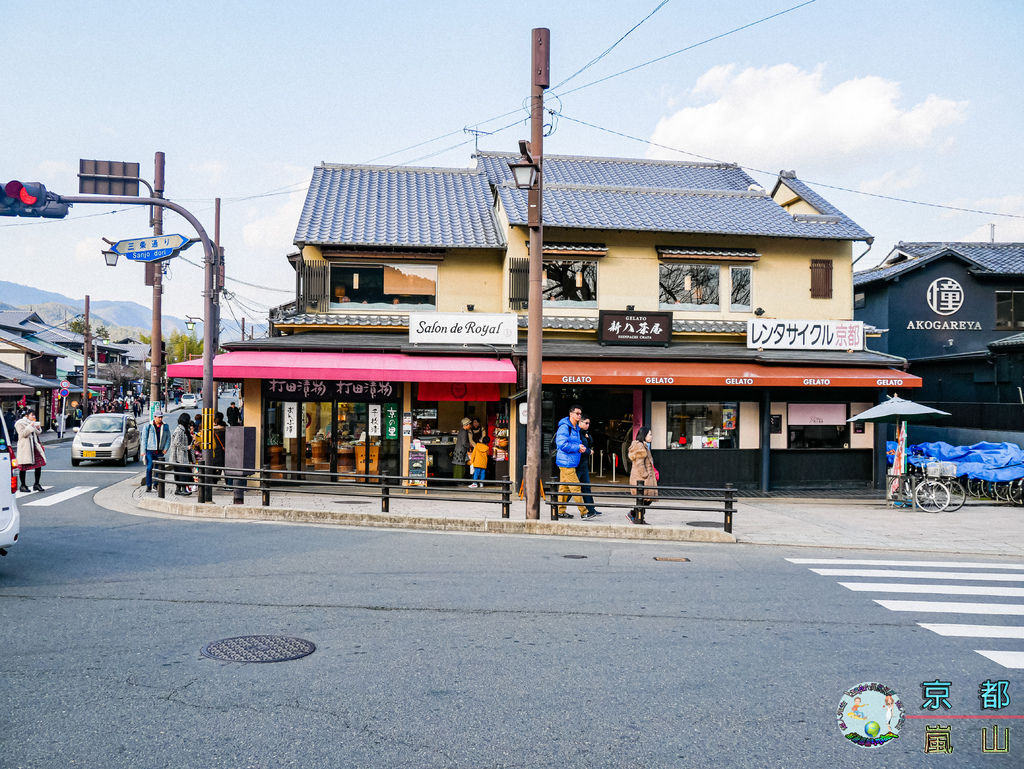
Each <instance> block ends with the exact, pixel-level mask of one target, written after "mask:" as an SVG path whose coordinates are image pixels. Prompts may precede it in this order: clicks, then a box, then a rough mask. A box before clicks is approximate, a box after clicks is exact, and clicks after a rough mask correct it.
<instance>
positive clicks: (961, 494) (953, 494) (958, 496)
mask: <svg viewBox="0 0 1024 769" xmlns="http://www.w3.org/2000/svg"><path fill="white" fill-rule="evenodd" d="M945 486H946V490H947V491H948V492H949V506H948V507H947V508H946V510H948V511H949V512H951V513H955V512H956V511H957V510H959V509H960V508H961V507H963V506H964V502H966V501H967V492H966V491H964V487H963V486H962V485H961V484H960V481H958V480H957V479H956V478H949V479H947V480H946V481H945Z"/></svg>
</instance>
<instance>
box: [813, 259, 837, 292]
mask: <svg viewBox="0 0 1024 769" xmlns="http://www.w3.org/2000/svg"><path fill="white" fill-rule="evenodd" d="M831 298H832V260H831V259H811V299H831Z"/></svg>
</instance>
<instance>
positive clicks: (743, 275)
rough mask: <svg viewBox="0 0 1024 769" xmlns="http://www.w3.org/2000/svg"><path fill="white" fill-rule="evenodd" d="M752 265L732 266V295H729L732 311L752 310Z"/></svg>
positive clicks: (730, 272)
mask: <svg viewBox="0 0 1024 769" xmlns="http://www.w3.org/2000/svg"><path fill="white" fill-rule="evenodd" d="M752 273H753V270H752V269H751V268H750V267H730V268H729V278H730V282H731V284H732V288H731V291H732V295H731V296H730V297H729V309H730V310H731V311H732V312H750V277H751V274H752Z"/></svg>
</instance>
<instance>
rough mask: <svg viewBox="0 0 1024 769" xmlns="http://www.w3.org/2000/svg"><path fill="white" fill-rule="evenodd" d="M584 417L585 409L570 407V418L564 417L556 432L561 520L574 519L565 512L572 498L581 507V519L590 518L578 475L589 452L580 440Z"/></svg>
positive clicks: (559, 514) (557, 500)
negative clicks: (586, 452)
mask: <svg viewBox="0 0 1024 769" xmlns="http://www.w3.org/2000/svg"><path fill="white" fill-rule="evenodd" d="M582 416H583V409H581V408H580V407H579V406H576V405H574V406H570V407H569V416H567V417H562V420H561V421H560V422H559V423H558V430H557V431H556V432H555V450H556V454H555V465H557V467H558V495H557V496H556V497H555V500H556V502H557V503H558V517H559V518H572V514H571V513H567V512H565V503H566V502H567V501H568V500H569V498H570V497H571V498H572V501H573V502H576V504H577V506H578V507H579V510H580V518H587V517H588V513H587V507H586V505H585V504H584V503H583V496H582V491H581V490H580V479H579V476H578V475H576V468H577V467H579V465H580V457H581V456H583V454H584V452H585V451H586V450H587V447H586V445H585V444H584V443H583V440H582V439H581V438H580V427H579V425H580V417H582Z"/></svg>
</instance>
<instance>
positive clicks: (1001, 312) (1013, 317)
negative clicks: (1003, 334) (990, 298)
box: [996, 291, 1024, 328]
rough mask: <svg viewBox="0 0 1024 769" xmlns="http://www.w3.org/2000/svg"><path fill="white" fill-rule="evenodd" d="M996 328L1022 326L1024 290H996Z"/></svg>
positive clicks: (1023, 321)
mask: <svg viewBox="0 0 1024 769" xmlns="http://www.w3.org/2000/svg"><path fill="white" fill-rule="evenodd" d="M996 328H1024V291H996Z"/></svg>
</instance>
